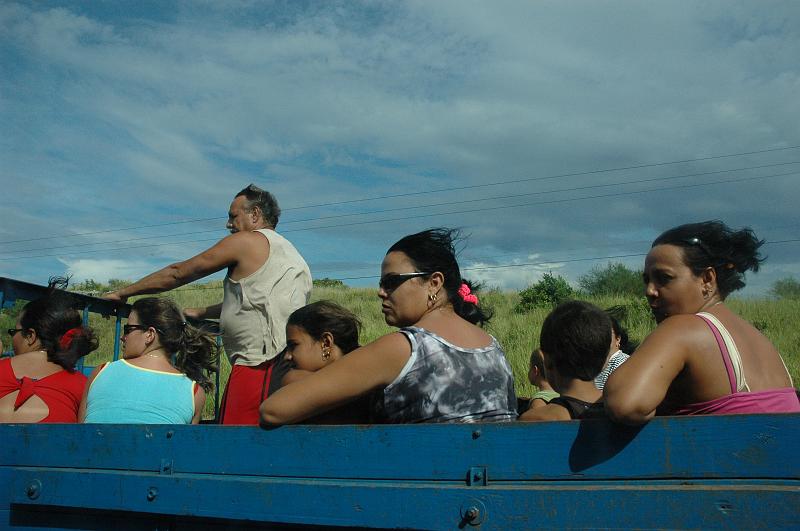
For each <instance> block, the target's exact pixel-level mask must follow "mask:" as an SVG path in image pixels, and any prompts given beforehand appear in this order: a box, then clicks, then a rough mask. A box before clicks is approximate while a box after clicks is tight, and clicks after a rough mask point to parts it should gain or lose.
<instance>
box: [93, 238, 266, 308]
mask: <svg viewBox="0 0 800 531" xmlns="http://www.w3.org/2000/svg"><path fill="white" fill-rule="evenodd" d="M250 237H252V234H250V233H246V232H237V233H236V234H231V235H230V236H227V237H225V238H223V239H222V240H220V241H219V242H218V243H217V244H216V245H214V246H213V247H211V248H210V249H206V250H205V251H203V252H202V253H200V254H198V255H197V256H194V257H192V258H189V259H188V260H185V261H183V262H178V263H175V264H171V265H168V266H167V267H165V268H164V269H161V270H159V271H156V272H155V273H151V274H149V275H147V276H146V277H144V278H142V279H141V280H139V281H137V282H134V283H133V284H131V285H130V286H126V287H124V288H122V289H120V290H117V291H112V292H111V293H107V294H106V295H104V298H106V299H111V300H118V301H122V302H125V301H126V300H127V299H128V297H132V296H134V295H144V294H148V293H161V292H162V291H167V290H171V289H175V288H178V287H180V286H183V285H184V284H188V283H189V282H194V281H195V280H197V279H199V278H203V277H205V276H208V275H210V274H212V273H216V272H217V271H220V270H222V269H224V268H226V267H230V266H235V265H236V263H237V262H238V261H239V259H240V253H242V252H247V251H246V246H245V245H244V244H245V242H246V241H247V240H248V238H250Z"/></svg>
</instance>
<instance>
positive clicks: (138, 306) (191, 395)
mask: <svg viewBox="0 0 800 531" xmlns="http://www.w3.org/2000/svg"><path fill="white" fill-rule="evenodd" d="M122 343H123V346H124V354H123V358H122V359H121V360H118V361H114V362H111V363H107V364H103V365H101V366H98V367H97V368H96V369H95V371H94V372H93V373H92V374H91V376H90V377H89V383H88V385H87V386H86V392H85V394H84V397H83V400H82V402H81V411H80V419H81V422H92V423H115V424H116V423H123V424H189V423H192V424H197V423H198V422H200V416H201V415H202V413H203V405H204V404H205V401H206V392H207V391H210V390H211V388H212V383H211V379H210V377H209V373H211V372H214V371H216V356H217V345H216V343H215V341H214V339H213V338H212V337H211V336H210V335H209V334H206V333H204V332H202V331H200V330H198V329H196V328H194V327H193V326H190V325H189V324H187V323H186V321H185V319H184V317H183V313H181V310H180V308H178V305H177V304H175V303H174V302H173V301H171V300H169V299H165V298H157V297H146V298H144V299H139V300H137V301H136V302H134V303H133V307H132V308H131V312H130V315H128V323H127V324H126V325H125V327H124V333H123V336H122Z"/></svg>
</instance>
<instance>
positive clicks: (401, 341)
mask: <svg viewBox="0 0 800 531" xmlns="http://www.w3.org/2000/svg"><path fill="white" fill-rule="evenodd" d="M410 355H411V346H410V345H409V343H408V340H407V339H406V338H405V336H403V335H402V334H400V333H393V334H389V335H387V336H383V337H382V338H380V339H378V340H376V341H374V342H372V343H370V344H369V345H366V346H364V347H361V348H359V349H356V350H354V351H353V352H351V353H349V354H348V355H347V356H345V357H343V358H342V359H340V360H338V361H337V362H335V363H331V364H330V365H328V366H327V367H324V368H322V369H320V370H319V371H317V372H315V373H313V374H311V375H309V376H308V377H307V378H303V379H302V380H299V381H297V382H294V383H290V384H289V385H287V386H285V387H282V388H281V389H279V390H278V391H277V392H276V393H275V394H273V395H272V396H270V397H269V398H267V399H266V400H265V401H264V402H263V403H262V404H261V408H260V412H261V423H262V425H274V424H292V423H295V422H300V421H302V420H304V419H307V418H309V417H312V416H315V415H318V414H320V413H324V412H325V411H327V410H329V409H332V408H334V407H336V406H339V405H341V404H345V403H347V402H349V401H351V400H353V399H355V398H358V397H359V396H361V395H364V394H366V393H368V392H370V391H371V390H373V389H376V388H380V387H385V386H386V385H388V384H390V383H391V382H392V381H393V380H394V379H395V378H396V377H397V375H398V374H399V373H400V371H401V370H402V369H403V367H404V366H405V364H406V362H407V361H408V358H409V356H410Z"/></svg>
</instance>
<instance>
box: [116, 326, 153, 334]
mask: <svg viewBox="0 0 800 531" xmlns="http://www.w3.org/2000/svg"><path fill="white" fill-rule="evenodd" d="M148 328H150V327H149V326H147V325H129V324H126V325H123V326H122V335H123V336H127V335H128V334H130V333H131V332H133V331H134V330H142V331H145V330H147V329H148Z"/></svg>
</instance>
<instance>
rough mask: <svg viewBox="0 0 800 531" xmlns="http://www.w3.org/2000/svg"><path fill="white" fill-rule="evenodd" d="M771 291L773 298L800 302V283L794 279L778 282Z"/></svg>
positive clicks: (783, 279)
mask: <svg viewBox="0 0 800 531" xmlns="http://www.w3.org/2000/svg"><path fill="white" fill-rule="evenodd" d="M769 291H770V294H771V295H772V296H773V297H777V298H779V299H789V300H793V301H798V300H800V282H798V281H797V280H795V279H794V278H792V277H786V278H782V279H780V280H776V281H775V283H773V284H772V289H771V290H769Z"/></svg>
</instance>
